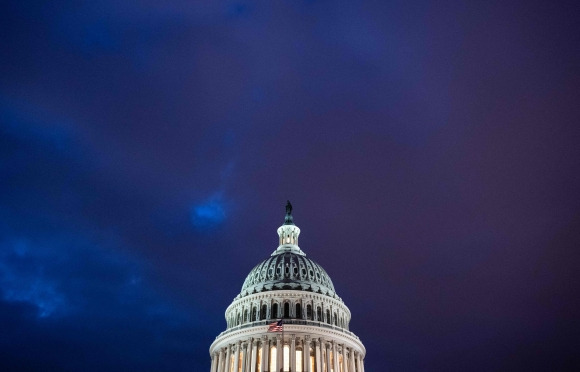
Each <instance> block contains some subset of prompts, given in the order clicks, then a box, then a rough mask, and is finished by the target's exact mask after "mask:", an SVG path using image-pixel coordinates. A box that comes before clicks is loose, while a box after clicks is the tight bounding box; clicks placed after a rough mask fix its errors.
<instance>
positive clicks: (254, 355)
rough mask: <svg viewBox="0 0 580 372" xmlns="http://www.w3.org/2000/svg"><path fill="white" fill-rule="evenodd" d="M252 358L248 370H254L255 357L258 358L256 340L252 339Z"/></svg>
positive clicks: (253, 371) (254, 371)
mask: <svg viewBox="0 0 580 372" xmlns="http://www.w3.org/2000/svg"><path fill="white" fill-rule="evenodd" d="M251 342H252V343H251V345H252V358H251V359H250V368H249V371H250V372H256V358H258V341H256V339H252V341H251Z"/></svg>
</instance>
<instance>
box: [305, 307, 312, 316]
mask: <svg viewBox="0 0 580 372" xmlns="http://www.w3.org/2000/svg"><path fill="white" fill-rule="evenodd" d="M306 319H310V320H312V306H311V305H306Z"/></svg>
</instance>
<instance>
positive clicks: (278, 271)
mask: <svg viewBox="0 0 580 372" xmlns="http://www.w3.org/2000/svg"><path fill="white" fill-rule="evenodd" d="M276 274H277V275H280V268H279V267H277V268H276Z"/></svg>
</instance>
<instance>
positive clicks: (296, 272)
mask: <svg viewBox="0 0 580 372" xmlns="http://www.w3.org/2000/svg"><path fill="white" fill-rule="evenodd" d="M294 275H298V268H297V267H295V268H294Z"/></svg>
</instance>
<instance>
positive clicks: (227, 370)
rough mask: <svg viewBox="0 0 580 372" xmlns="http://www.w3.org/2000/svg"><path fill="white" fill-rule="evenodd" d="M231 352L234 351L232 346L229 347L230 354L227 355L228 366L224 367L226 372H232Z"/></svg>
mask: <svg viewBox="0 0 580 372" xmlns="http://www.w3.org/2000/svg"><path fill="white" fill-rule="evenodd" d="M231 351H232V346H231V345H228V352H227V353H226V365H225V366H224V368H225V369H224V372H230V362H231V359H232V358H230V353H231Z"/></svg>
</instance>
